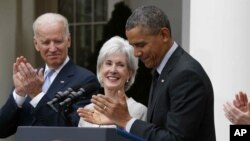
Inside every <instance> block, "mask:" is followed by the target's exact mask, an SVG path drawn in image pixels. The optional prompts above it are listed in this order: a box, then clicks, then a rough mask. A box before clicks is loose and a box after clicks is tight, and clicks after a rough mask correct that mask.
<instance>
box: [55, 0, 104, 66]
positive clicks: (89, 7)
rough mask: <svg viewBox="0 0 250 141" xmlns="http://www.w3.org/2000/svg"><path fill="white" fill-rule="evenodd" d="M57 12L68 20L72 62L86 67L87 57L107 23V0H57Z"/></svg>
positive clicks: (100, 37)
mask: <svg viewBox="0 0 250 141" xmlns="http://www.w3.org/2000/svg"><path fill="white" fill-rule="evenodd" d="M58 10H59V13H60V14H62V15H64V16H65V17H66V18H67V19H68V21H69V28H70V34H71V39H72V41H71V48H70V49H69V55H70V57H71V58H72V59H73V60H74V62H75V63H76V64H78V65H80V66H83V67H86V68H88V66H89V65H90V63H94V64H95V63H96V62H89V61H88V58H89V57H90V56H91V55H92V54H93V53H94V51H95V47H96V45H97V43H98V41H100V40H101V39H102V34H103V29H104V25H105V24H106V23H107V20H108V18H107V10H108V9H107V0H59V5H58Z"/></svg>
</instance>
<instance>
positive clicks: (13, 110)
mask: <svg viewBox="0 0 250 141" xmlns="http://www.w3.org/2000/svg"><path fill="white" fill-rule="evenodd" d="M33 30H34V45H35V48H36V50H37V51H38V52H40V55H41V57H42V59H43V60H44V62H45V66H44V67H43V68H42V69H39V70H38V71H37V70H36V69H34V68H33V67H32V66H31V64H30V63H29V62H28V61H27V59H26V58H24V57H22V56H21V57H18V58H17V59H16V62H15V63H14V65H13V82H14V86H15V88H14V90H13V92H12V93H11V94H10V96H9V98H8V100H7V102H6V103H5V104H4V105H3V107H2V108H1V110H0V137H1V138H6V137H8V136H10V135H12V134H14V133H15V132H16V130H17V127H18V126H77V125H78V122H79V116H78V115H77V113H76V109H77V108H78V107H83V106H85V105H86V104H89V102H90V99H86V100H82V101H78V102H76V103H73V104H72V105H71V106H70V107H69V109H67V111H68V112H67V113H65V112H64V110H62V111H60V112H55V111H54V110H53V109H52V108H51V107H50V106H49V105H47V102H48V101H50V100H52V99H53V98H54V96H55V94H56V93H57V92H59V91H65V90H66V89H68V88H72V87H75V86H84V85H87V84H89V83H94V84H96V85H97V88H96V89H98V87H99V83H98V81H97V78H96V76H95V75H94V74H93V73H91V72H90V71H88V70H87V69H84V68H81V67H79V66H77V65H75V64H74V63H73V62H72V61H71V60H70V59H69V57H68V48H69V47H70V44H71V43H70V42H71V38H70V33H69V28H68V21H67V19H66V18H65V17H63V16H62V15H60V14H55V13H46V14H43V15H41V16H40V17H38V18H37V19H36V21H35V22H34V24H33ZM48 72H53V73H50V74H51V75H50V76H49V75H47V74H48ZM47 84H48V87H47V88H45V87H46V86H47ZM65 111H66V110H65Z"/></svg>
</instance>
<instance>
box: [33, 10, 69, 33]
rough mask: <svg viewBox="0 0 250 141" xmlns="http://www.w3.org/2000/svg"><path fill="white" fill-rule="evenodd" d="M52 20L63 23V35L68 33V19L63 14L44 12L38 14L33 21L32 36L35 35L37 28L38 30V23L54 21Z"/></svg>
mask: <svg viewBox="0 0 250 141" xmlns="http://www.w3.org/2000/svg"><path fill="white" fill-rule="evenodd" d="M54 22H61V23H63V26H64V32H65V35H66V36H69V35H70V33H69V23H68V20H67V19H66V18H65V17H64V16H63V15H61V14H58V13H45V14H42V15H41V16H39V17H38V18H37V19H36V20H35V22H34V23H33V32H34V36H35V37H36V36H37V30H38V28H39V26H40V25H43V24H50V23H54Z"/></svg>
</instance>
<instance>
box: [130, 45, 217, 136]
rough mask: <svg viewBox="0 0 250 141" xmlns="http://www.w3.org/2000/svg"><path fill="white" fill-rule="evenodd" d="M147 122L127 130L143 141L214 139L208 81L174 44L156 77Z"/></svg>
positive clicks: (201, 70)
mask: <svg viewBox="0 0 250 141" xmlns="http://www.w3.org/2000/svg"><path fill="white" fill-rule="evenodd" d="M156 85H157V86H156V87H155V90H154V92H152V93H151V94H152V96H153V97H154V100H153V101H152V102H150V100H151V99H152V98H150V99H149V107H148V119H147V120H148V122H143V121H140V120H136V121H135V122H134V124H133V125H132V127H131V130H130V132H131V133H134V134H136V135H139V136H140V137H143V138H144V139H146V140H147V141H215V140H216V138H215V126H214V96H213V88H212V84H211V82H210V80H209V78H208V76H207V74H206V72H205V71H204V70H203V68H202V66H201V65H200V64H199V63H198V62H197V61H196V60H195V59H194V58H192V57H191V56H190V55H189V54H188V53H186V52H185V51H184V50H183V49H182V48H181V47H178V48H177V49H176V50H175V52H174V53H173V54H172V56H171V57H170V59H169V61H168V62H167V64H166V65H165V67H164V69H163V71H162V72H161V74H160V76H159V79H158V80H157V84H156Z"/></svg>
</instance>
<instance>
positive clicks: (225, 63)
mask: <svg viewBox="0 0 250 141" xmlns="http://www.w3.org/2000/svg"><path fill="white" fill-rule="evenodd" d="M249 7H250V1H249V0H192V1H191V8H190V9H191V13H190V17H191V19H190V54H191V55H193V56H194V57H195V58H197V60H199V61H200V62H201V64H202V65H203V66H204V68H205V69H206V71H207V72H208V75H209V76H210V78H211V80H212V83H213V87H214V96H215V124H216V136H217V140H218V141H228V140H229V124H230V123H229V122H228V120H227V119H226V118H225V116H224V112H223V104H224V103H225V102H226V101H232V99H233V98H234V94H235V93H237V92H238V91H240V90H242V91H244V92H247V93H248V96H250V85H249V84H250V79H249V78H250V73H249V72H250V63H249V62H248V60H250V55H249V54H248V53H249V52H250V48H249V42H250V36H249V33H250V26H249V25H250V18H249V17H250V9H249Z"/></svg>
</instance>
